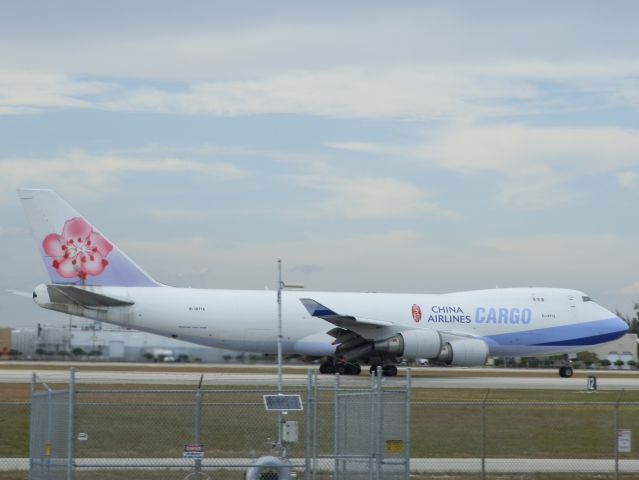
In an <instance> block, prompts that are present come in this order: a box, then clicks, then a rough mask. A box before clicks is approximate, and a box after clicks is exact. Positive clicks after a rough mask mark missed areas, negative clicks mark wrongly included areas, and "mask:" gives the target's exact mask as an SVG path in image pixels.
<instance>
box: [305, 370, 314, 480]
mask: <svg viewBox="0 0 639 480" xmlns="http://www.w3.org/2000/svg"><path fill="white" fill-rule="evenodd" d="M311 375H312V374H311V370H308V371H307V372H306V412H304V414H305V417H306V430H305V432H304V433H305V435H304V480H311V468H310V467H311V462H310V460H311V435H312V434H313V432H312V431H311V405H312V404H313V390H312V379H313V377H312V376H311Z"/></svg>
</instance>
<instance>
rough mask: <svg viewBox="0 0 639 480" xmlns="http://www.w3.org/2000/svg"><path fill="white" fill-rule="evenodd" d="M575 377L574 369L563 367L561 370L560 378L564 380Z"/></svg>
mask: <svg viewBox="0 0 639 480" xmlns="http://www.w3.org/2000/svg"><path fill="white" fill-rule="evenodd" d="M572 375H573V371H572V367H570V366H563V367H561V368H560V369H559V376H560V377H562V378H570V377H572Z"/></svg>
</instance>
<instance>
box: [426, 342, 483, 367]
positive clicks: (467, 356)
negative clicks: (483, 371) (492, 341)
mask: <svg viewBox="0 0 639 480" xmlns="http://www.w3.org/2000/svg"><path fill="white" fill-rule="evenodd" d="M488 353H489V350H488V345H487V344H486V342H484V341H483V340H479V339H477V338H464V339H459V340H451V341H450V342H447V343H445V344H444V345H442V348H441V352H439V355H438V356H437V360H439V361H440V362H444V363H445V364H446V365H453V366H457V367H477V366H483V365H484V364H485V363H486V360H487V359H488Z"/></svg>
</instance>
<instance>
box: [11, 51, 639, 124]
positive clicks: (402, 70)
mask: <svg viewBox="0 0 639 480" xmlns="http://www.w3.org/2000/svg"><path fill="white" fill-rule="evenodd" d="M587 67H588V68H586V66H584V65H582V64H574V65H571V64H557V65H556V64H553V63H549V62H537V61H530V62H528V63H526V62H522V61H514V62H513V63H509V62H506V61H500V62H497V63H489V64H487V65H481V66H479V65H474V64H463V65H460V64H454V63H438V64H434V65H429V66H427V67H426V66H423V65H422V64H420V63H416V64H412V65H407V66H397V65H393V66H390V67H389V66H377V65H370V66H359V67H350V68H344V67H318V66H314V67H309V68H306V69H299V68H298V69H286V68H283V69H278V70H276V71H268V72H263V73H260V74H252V75H246V74H243V75H239V76H236V77H229V78H225V79H212V78H209V79H202V80H198V81H193V82H187V83H180V84H179V85H177V86H176V85H172V86H170V87H163V86H158V85H157V84H153V83H146V84H145V83H144V82H142V83H141V84H140V82H137V84H136V85H135V86H133V85H130V84H128V83H127V82H126V81H124V80H120V81H119V82H118V83H115V80H112V81H111V82H110V83H103V82H96V81H91V80H79V79H75V78H73V77H72V76H64V75H61V74H49V73H40V74H36V73H32V72H16V71H9V72H3V74H2V75H1V76H0V78H3V80H2V81H0V87H2V89H3V96H2V97H1V98H0V114H2V113H5V114H9V113H13V114H16V113H34V112H37V111H40V110H43V109H46V108H54V107H66V108H93V109H104V110H110V111H117V112H153V113H168V114H189V115H210V116H246V115H257V114H265V113H297V114H309V115H320V116H329V117H337V118H406V119H448V120H456V121H459V120H469V119H479V118H492V117H502V116H510V115H517V114H519V115H521V114H535V113H539V112H540V111H544V112H546V113H547V112H552V111H564V110H566V109H568V110H573V111H574V110H581V109H583V106H582V105H575V104H572V103H570V102H568V100H563V101H558V100H557V99H554V100H553V101H552V102H549V101H548V100H547V99H546V98H545V95H546V94H545V92H544V91H543V89H541V88H540V87H539V86H538V85H537V82H538V81H546V82H561V83H562V84H564V85H565V86H567V87H569V88H572V89H574V90H583V91H587V92H589V93H590V94H593V95H599V96H600V97H601V98H602V100H599V101H604V100H603V99H607V100H605V101H607V102H608V103H609V104H618V103H619V93H618V92H619V89H618V88H616V87H617V86H618V84H619V83H623V81H622V79H623V78H624V77H623V76H628V75H639V62H619V63H618V64H617V63H614V64H613V66H612V67H611V66H610V64H608V63H604V64H601V63H598V62H595V66H594V67H592V66H590V65H588V66H587ZM624 67H625V68H624ZM611 68H612V69H613V70H612V71H611ZM602 71H605V72H608V74H609V76H608V77H604V78H602V77H601V72H602ZM615 75H619V77H617V76H615ZM213 77H215V76H213ZM626 83H627V82H626ZM630 90H631V89H629V88H626V91H630ZM614 92H617V93H614ZM562 102H563V103H562Z"/></svg>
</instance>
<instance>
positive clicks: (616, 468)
mask: <svg viewBox="0 0 639 480" xmlns="http://www.w3.org/2000/svg"><path fill="white" fill-rule="evenodd" d="M622 395H623V390H621V392H619V396H618V397H617V401H616V402H615V414H614V417H615V435H614V440H615V480H619V437H618V435H619V401H620V400H621V396H622Z"/></svg>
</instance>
